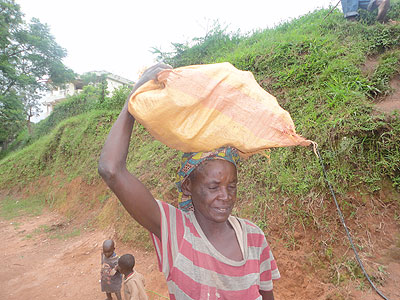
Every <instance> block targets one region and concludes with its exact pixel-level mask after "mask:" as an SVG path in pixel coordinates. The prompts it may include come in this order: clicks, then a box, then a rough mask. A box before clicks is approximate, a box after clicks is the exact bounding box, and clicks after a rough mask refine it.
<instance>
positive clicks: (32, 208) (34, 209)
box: [0, 196, 45, 220]
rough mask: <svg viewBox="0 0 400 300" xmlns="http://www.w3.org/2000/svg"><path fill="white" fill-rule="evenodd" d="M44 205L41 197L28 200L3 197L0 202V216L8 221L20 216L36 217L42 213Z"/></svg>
mask: <svg viewBox="0 0 400 300" xmlns="http://www.w3.org/2000/svg"><path fill="white" fill-rule="evenodd" d="M44 205H45V203H44V201H43V198H42V197H41V196H33V197H29V198H18V199H15V198H12V197H5V198H4V199H2V201H1V202H0V216H1V217H3V218H4V219H6V220H10V219H13V218H16V217H19V216H21V215H31V216H37V215H40V214H41V213H42V209H43V207H44Z"/></svg>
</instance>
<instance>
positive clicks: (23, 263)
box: [0, 212, 168, 300]
mask: <svg viewBox="0 0 400 300" xmlns="http://www.w3.org/2000/svg"><path fill="white" fill-rule="evenodd" d="M68 226H70V227H71V225H68V224H67V223H66V221H65V220H64V219H63V217H61V216H59V215H57V214H55V213H51V212H45V213H44V214H42V215H40V216H38V217H20V218H16V219H13V220H11V221H10V220H8V221H7V220H3V219H2V220H0V236H1V238H2V239H1V241H2V243H0V255H1V256H0V264H1V265H2V268H1V271H0V282H1V284H0V299H8V300H17V299H18V300H22V299H24V300H25V299H75V300H76V299H86V300H91V299H104V298H105V295H104V294H103V293H101V290H100V284H99V274H100V252H101V247H100V246H101V244H102V241H103V240H104V239H106V238H107V235H106V234H105V233H103V232H99V231H93V230H92V231H91V230H89V229H86V230H85V229H82V230H81V231H80V233H79V234H75V235H76V236H72V235H74V234H71V233H70V234H69V235H68V234H65V233H64V232H67V231H69V232H71V230H67V229H68V228H66V227H68ZM61 229H63V230H61ZM66 230H67V231H66ZM72 232H74V231H72ZM75 232H76V231H75ZM116 251H117V253H118V254H124V253H132V254H134V255H135V257H136V260H137V265H136V269H137V270H138V271H139V272H140V273H142V274H143V275H144V276H145V279H146V289H148V290H149V292H148V294H149V298H150V299H157V300H158V299H165V298H164V297H161V296H157V295H156V294H155V293H158V294H160V295H162V296H165V297H167V296H168V293H167V288H166V284H165V279H164V277H163V276H162V274H161V273H160V272H159V271H158V267H157V261H156V257H155V255H154V253H149V252H145V251H138V250H133V249H129V248H127V247H126V246H123V245H122V246H119V245H117V249H116ZM150 291H153V292H150ZM154 292H155V293H154Z"/></svg>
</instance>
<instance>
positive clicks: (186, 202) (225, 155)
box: [176, 147, 240, 211]
mask: <svg viewBox="0 0 400 300" xmlns="http://www.w3.org/2000/svg"><path fill="white" fill-rule="evenodd" d="M214 159H223V160H227V161H229V162H231V163H233V164H234V165H235V167H236V164H237V163H238V162H239V160H240V158H239V154H238V152H237V150H236V149H235V148H231V147H221V148H218V149H216V150H212V151H208V152H189V153H184V154H183V155H182V161H181V168H180V169H179V171H178V174H177V182H176V186H177V187H178V191H179V208H180V209H181V210H183V211H189V210H193V209H194V207H193V203H192V199H191V198H190V197H188V196H185V195H184V194H183V192H182V184H183V182H184V181H185V180H186V179H187V178H188V177H189V175H190V173H192V172H193V171H194V170H195V169H196V168H197V167H198V166H199V165H200V164H201V163H202V162H204V161H206V160H214Z"/></svg>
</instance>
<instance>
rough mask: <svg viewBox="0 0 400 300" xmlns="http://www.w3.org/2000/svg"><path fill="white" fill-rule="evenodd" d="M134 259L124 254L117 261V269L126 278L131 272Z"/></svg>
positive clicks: (130, 255)
mask: <svg viewBox="0 0 400 300" xmlns="http://www.w3.org/2000/svg"><path fill="white" fill-rule="evenodd" d="M134 266H135V257H134V256H133V255H132V254H124V255H122V256H121V257H120V258H119V260H118V267H119V270H120V272H121V273H122V274H124V275H125V276H128V275H129V274H130V273H132V272H133V267H134Z"/></svg>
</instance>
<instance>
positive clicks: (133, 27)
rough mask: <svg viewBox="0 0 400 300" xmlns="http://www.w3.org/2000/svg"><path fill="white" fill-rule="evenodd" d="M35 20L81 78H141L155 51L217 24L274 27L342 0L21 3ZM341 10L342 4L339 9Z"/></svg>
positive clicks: (249, 28) (245, 29)
mask: <svg viewBox="0 0 400 300" xmlns="http://www.w3.org/2000/svg"><path fill="white" fill-rule="evenodd" d="M16 2H17V3H18V4H20V6H21V10H22V12H23V13H24V14H25V15H26V18H27V19H28V20H30V19H31V18H32V17H35V18H38V19H39V20H40V21H41V22H42V23H47V24H48V25H49V26H50V30H51V33H52V34H53V36H54V37H55V39H56V41H57V43H58V44H59V45H60V46H62V47H63V48H65V49H66V50H67V51H68V56H67V57H66V58H65V59H64V63H65V64H66V65H67V66H68V67H70V68H71V69H73V70H74V71H75V72H77V73H79V74H81V73H84V72H89V71H95V70H106V71H109V72H111V73H114V74H116V75H119V76H123V77H125V78H128V79H131V80H136V79H137V75H138V72H139V70H141V69H143V68H144V67H149V66H151V65H152V64H153V63H154V58H155V56H154V55H153V54H151V52H150V50H151V48H152V47H157V48H161V49H162V50H164V51H165V50H168V49H169V46H170V44H171V42H182V43H183V42H185V41H188V40H191V39H192V38H193V37H200V36H204V35H205V33H206V31H207V27H209V26H210V25H211V24H212V23H213V20H217V19H218V20H219V22H220V24H222V25H227V26H228V30H229V31H236V30H237V29H240V30H241V32H243V33H244V32H248V31H252V30H255V29H264V28H270V27H273V26H274V25H277V24H279V23H280V22H282V21H286V20H289V19H291V18H296V17H298V16H300V15H304V14H306V13H308V12H310V11H313V10H314V9H316V8H320V7H325V8H327V7H329V5H331V6H334V5H336V3H337V0H278V1H272V0H262V1H261V0H260V1H259V0H254V1H253V0H247V1H236V0H230V1H226V0H202V1H190V0H186V1H179V0H164V1H160V0H152V1H138V0H136V1H134V0H131V1H128V0H112V1H110V0H108V1H105V0H68V1H67V0H16ZM339 8H340V5H339Z"/></svg>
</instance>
